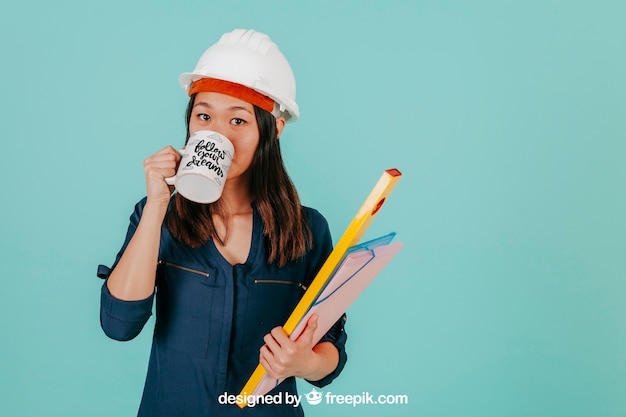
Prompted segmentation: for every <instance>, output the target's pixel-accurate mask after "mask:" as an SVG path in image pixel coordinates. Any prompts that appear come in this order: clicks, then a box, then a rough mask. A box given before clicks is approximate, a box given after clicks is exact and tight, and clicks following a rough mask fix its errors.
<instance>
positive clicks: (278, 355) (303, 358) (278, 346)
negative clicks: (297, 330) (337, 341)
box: [259, 314, 339, 381]
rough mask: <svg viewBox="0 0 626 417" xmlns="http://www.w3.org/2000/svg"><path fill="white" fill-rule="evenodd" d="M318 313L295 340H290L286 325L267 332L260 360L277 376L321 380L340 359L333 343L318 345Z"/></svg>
mask: <svg viewBox="0 0 626 417" xmlns="http://www.w3.org/2000/svg"><path fill="white" fill-rule="evenodd" d="M317 318H318V316H317V314H313V315H311V317H310V318H309V320H308V321H307V324H306V327H305V328H304V331H303V332H302V334H300V336H299V337H298V339H296V340H295V341H293V340H291V339H289V337H288V336H287V335H286V334H285V331H284V330H283V328H282V327H275V328H274V329H272V331H271V332H270V333H269V334H267V335H265V337H264V338H263V340H264V341H265V345H264V346H263V347H262V348H261V353H260V357H259V362H260V363H261V365H263V368H265V371H266V372H267V373H268V375H269V376H271V377H272V378H275V379H282V378H287V377H290V376H295V377H298V378H306V379H309V380H311V381H317V380H320V379H322V378H324V377H325V376H326V375H328V374H330V373H331V372H332V371H333V370H334V369H335V368H336V367H337V364H338V362H339V352H338V351H337V348H335V346H333V344H332V343H329V342H324V343H320V344H318V345H314V341H313V336H314V334H315V330H316V329H317Z"/></svg>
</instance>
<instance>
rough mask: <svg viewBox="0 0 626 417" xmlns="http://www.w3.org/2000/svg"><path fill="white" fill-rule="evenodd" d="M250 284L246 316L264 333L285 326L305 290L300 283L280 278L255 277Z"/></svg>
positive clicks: (304, 286) (305, 287)
mask: <svg viewBox="0 0 626 417" xmlns="http://www.w3.org/2000/svg"><path fill="white" fill-rule="evenodd" d="M252 282H253V284H252V298H251V302H250V304H249V310H248V314H249V317H250V318H251V319H252V320H255V321H257V323H258V324H259V325H260V326H261V328H262V329H263V331H264V332H266V333H268V332H269V331H270V330H271V329H273V328H274V327H276V326H282V325H284V324H285V321H286V320H287V318H289V315H290V314H291V312H292V311H293V309H294V308H295V307H296V305H297V304H298V301H300V299H301V298H302V296H303V295H304V293H305V291H306V289H307V286H306V285H304V284H303V283H302V282H300V281H297V280H292V279H286V278H284V277H281V276H278V277H256V278H254V279H253V281H252Z"/></svg>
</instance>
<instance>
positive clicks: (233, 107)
mask: <svg viewBox="0 0 626 417" xmlns="http://www.w3.org/2000/svg"><path fill="white" fill-rule="evenodd" d="M198 106H201V107H206V108H209V109H212V108H213V106H212V105H211V104H210V103H207V102H205V101H199V102H197V103H196V104H194V105H193V107H194V108H195V107H198ZM228 110H243V111H245V112H247V113H250V114H252V112H251V111H250V110H248V109H247V108H245V107H243V106H231V107H228Z"/></svg>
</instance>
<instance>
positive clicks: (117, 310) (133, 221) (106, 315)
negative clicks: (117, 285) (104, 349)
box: [97, 199, 154, 341]
mask: <svg viewBox="0 0 626 417" xmlns="http://www.w3.org/2000/svg"><path fill="white" fill-rule="evenodd" d="M145 201H146V200H145V199H143V200H142V201H140V202H139V203H137V205H136V206H135V211H134V212H133V214H132V215H131V216H130V224H129V226H128V232H127V233H126V239H125V241H124V244H123V245H122V249H120V251H119V252H118V254H117V257H116V259H115V262H114V263H113V266H112V267H111V268H109V267H107V266H105V265H99V266H98V273H97V276H98V277H99V278H102V279H104V280H105V282H104V283H103V284H102V289H101V291H100V325H101V326H102V330H103V331H104V333H105V334H106V335H107V336H108V337H110V338H111V339H115V340H120V341H126V340H131V339H133V338H135V337H136V336H137V335H138V334H139V333H140V332H141V330H142V329H143V327H144V325H145V324H146V322H147V321H148V319H149V318H150V316H151V315H152V303H153V300H154V292H153V293H152V295H150V296H149V297H148V298H146V299H144V300H136V301H125V300H120V299H117V298H115V297H113V295H111V293H110V292H109V288H108V287H107V281H106V280H108V278H109V276H110V275H111V272H112V271H113V269H115V266H116V265H117V263H118V262H119V260H120V258H121V257H122V255H123V254H124V251H125V250H126V247H127V246H128V243H129V242H130V240H131V239H132V237H133V235H134V234H135V230H137V225H138V224H139V220H140V219H141V213H142V211H143V207H144V205H145Z"/></svg>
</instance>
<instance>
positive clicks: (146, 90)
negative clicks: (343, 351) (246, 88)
mask: <svg viewBox="0 0 626 417" xmlns="http://www.w3.org/2000/svg"><path fill="white" fill-rule="evenodd" d="M625 22H626V3H625V2H623V1H621V0H619V1H610V0H596V1H555V0H529V1H525V2H519V1H515V2H514V1H496V0H492V1H488V0H475V1H461V2H459V1H433V0H425V1H385V2H382V1H379V2H375V1H326V0H325V1H316V2H295V1H292V2H289V1H265V2H259V1H221V2H217V1H192V0H186V1H163V0H161V1H146V0H140V1H120V0H110V1H107V2H93V1H91V2H90V1H78V0H61V1H55V2H49V1H41V0H34V1H29V2H16V1H14V2H4V3H2V6H0V35H1V36H0V47H1V48H0V50H1V54H2V61H1V62H2V65H1V67H0V97H1V99H0V100H1V104H0V110H1V113H0V114H1V116H0V117H1V120H2V121H1V123H0V137H1V138H2V151H1V155H2V163H1V164H0V178H2V181H3V190H4V191H3V197H2V209H1V210H2V215H1V216H0V234H1V236H2V237H1V243H0V244H1V248H0V249H1V250H0V257H1V258H0V265H1V270H2V277H1V279H2V281H1V290H0V329H1V330H2V338H1V339H2V341H1V342H0V415H2V416H15V417H17V416H65V417H69V416H132V415H135V412H136V408H137V406H138V403H139V399H140V396H141V391H142V387H143V380H144V377H145V371H146V365H147V360H148V354H149V345H150V336H151V335H150V331H151V327H152V326H153V319H151V321H150V322H149V324H148V326H147V328H146V329H145V330H144V332H143V333H142V334H141V335H140V336H139V337H138V338H137V339H135V340H134V341H131V342H127V343H119V342H114V341H112V340H109V339H107V338H106V337H105V335H104V334H103V333H102V331H101V330H100V327H99V318H98V314H99V290H100V286H101V281H100V280H99V279H97V278H96V277H95V272H96V266H97V264H99V263H105V264H110V263H111V262H112V261H113V259H114V256H115V253H116V252H117V250H118V248H119V246H120V244H121V243H122V240H123V237H124V233H125V230H126V227H127V221H128V216H129V215H130V213H131V210H132V207H133V205H134V203H135V202H136V201H138V200H139V199H140V198H141V197H142V196H143V195H144V192H145V191H144V180H143V171H142V165H141V164H142V161H143V159H144V158H145V157H146V156H148V155H150V154H152V153H153V152H155V151H156V150H158V149H160V148H161V147H163V146H165V145H166V144H173V145H180V144H181V143H182V140H183V129H184V128H183V113H184V107H185V103H186V97H185V95H184V93H183V92H182V90H180V88H179V86H178V83H177V77H178V75H179V73H181V72H184V71H188V70H191V69H192V68H193V67H194V65H195V63H196V60H197V59H198V57H199V56H200V54H201V53H202V52H203V51H204V49H205V48H206V47H208V46H209V45H210V44H211V43H213V42H214V41H216V40H217V39H218V37H219V35H221V34H222V33H223V32H226V31H229V30H231V29H233V28H236V27H244V28H254V29H257V30H260V31H264V32H266V33H268V34H270V36H271V37H272V39H273V40H275V41H276V42H277V43H278V44H279V46H280V48H281V49H282V51H283V52H284V54H285V55H286V56H287V58H288V59H289V61H290V62H291V64H292V67H293V69H294V72H295V73H296V77H297V80H298V103H299V104H300V107H301V113H302V118H301V120H300V121H298V122H297V123H295V124H290V125H289V126H288V127H287V130H286V131H285V134H284V136H283V138H281V141H282V146H283V151H284V155H285V158H286V160H287V166H288V170H289V172H290V174H291V176H292V177H293V180H294V182H295V183H296V185H297V187H298V189H299V191H300V193H301V197H302V199H303V201H304V202H305V203H306V204H307V205H310V206H314V207H316V208H318V209H319V210H320V211H321V212H322V213H324V214H325V215H326V217H327V218H328V220H329V222H330V225H331V228H332V231H333V234H334V236H335V238H336V239H337V238H338V237H339V236H340V235H341V233H342V232H343V230H344V229H345V227H346V226H347V224H348V222H349V221H350V219H351V218H352V216H353V215H354V213H355V212H356V209H357V208H358V207H359V206H360V204H361V202H362V201H363V200H364V198H365V197H366V195H367V194H368V192H369V190H370V188H371V186H372V185H373V184H374V182H375V181H376V180H377V179H378V177H379V176H380V174H381V172H382V171H383V170H384V169H386V168H390V167H398V168H399V169H401V170H402V171H403V173H404V177H403V179H402V181H401V182H400V183H399V185H398V187H397V188H396V190H395V191H394V194H393V195H392V197H391V198H390V199H389V201H388V203H387V204H386V205H385V208H384V210H383V211H381V213H380V215H379V216H378V217H377V219H376V221H375V222H374V223H373V225H372V227H371V229H370V231H369V232H368V234H367V237H374V236H376V235H379V234H382V233H386V232H388V231H392V230H396V231H397V232H398V239H399V240H401V241H403V242H404V244H405V249H404V250H403V252H401V253H400V255H398V257H397V258H396V259H395V260H394V261H393V263H392V264H391V265H390V266H389V267H388V268H387V269H386V270H385V271H384V272H383V273H382V274H381V275H380V276H379V277H378V278H377V280H376V281H375V282H374V283H373V284H372V285H371V287H370V288H368V289H367V290H366V292H365V293H364V294H363V296H362V297H361V298H359V300H357V302H356V303H355V304H354V305H353V307H351V308H350V310H349V319H348V332H349V344H348V354H349V361H348V364H347V366H346V368H345V370H344V372H343V374H342V375H341V377H340V378H339V379H338V380H336V381H335V382H334V383H333V384H332V385H331V386H329V387H326V388H325V389H324V390H323V391H325V392H326V391H331V392H333V393H336V394H344V395H347V394H359V393H361V392H369V393H371V394H374V395H379V394H406V395H408V396H409V404H408V405H393V406H392V405H387V406H382V405H370V406H360V407H356V408H353V407H351V406H347V405H343V406H340V405H334V406H331V405H319V406H309V405H307V404H305V410H306V413H307V415H308V416H337V415H342V416H380V415H385V416H480V417H489V416H568V417H572V416H626V399H625V398H626V397H625V395H624V393H625V392H626V320H625V317H626V303H625V302H624V299H625V296H626V283H625V280H624V278H625V275H626V256H625V252H626V239H625V236H626V195H625V191H624V186H625V182H626V164H625V163H624V156H625V152H626V134H625V133H626V117H625V115H626V78H625V76H624V74H626V25H625ZM309 390H310V386H309V385H307V384H306V383H303V384H302V385H301V393H307V392H308V391H309Z"/></svg>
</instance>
